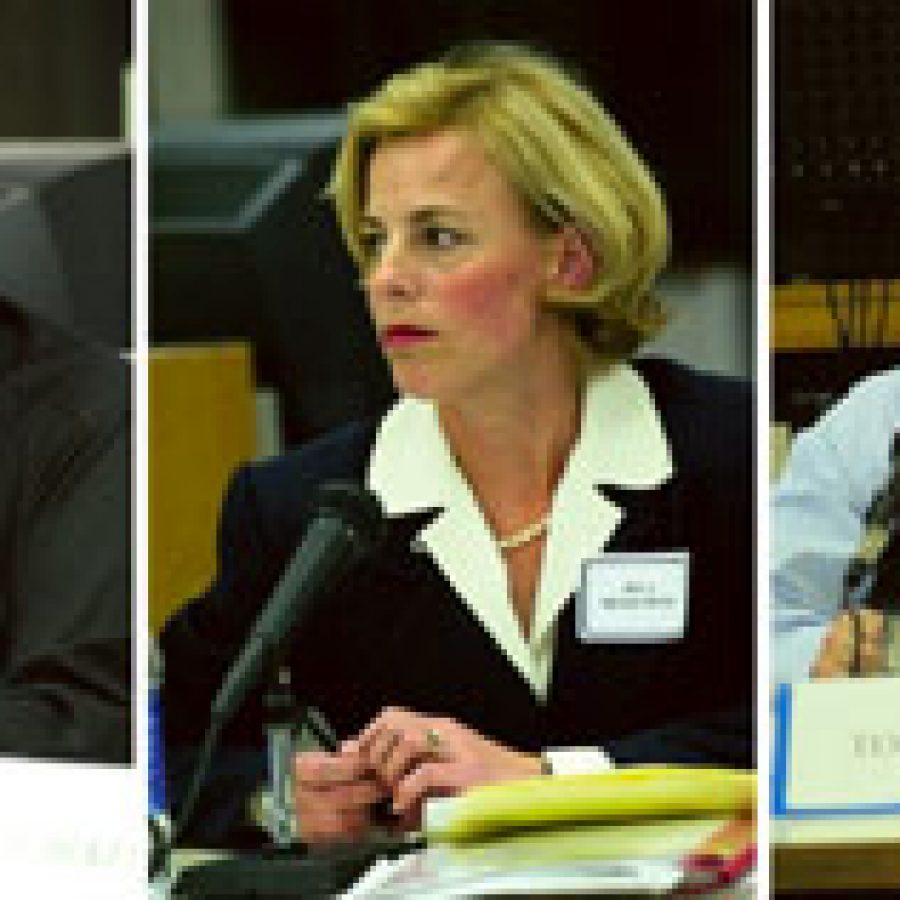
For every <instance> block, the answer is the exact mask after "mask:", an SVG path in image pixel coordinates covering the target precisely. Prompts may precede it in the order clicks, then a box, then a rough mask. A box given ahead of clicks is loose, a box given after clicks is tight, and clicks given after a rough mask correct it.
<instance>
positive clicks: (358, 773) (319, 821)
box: [294, 747, 388, 844]
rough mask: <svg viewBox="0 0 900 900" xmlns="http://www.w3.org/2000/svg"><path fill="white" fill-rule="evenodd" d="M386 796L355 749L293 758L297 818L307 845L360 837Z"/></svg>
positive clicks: (370, 823)
mask: <svg viewBox="0 0 900 900" xmlns="http://www.w3.org/2000/svg"><path fill="white" fill-rule="evenodd" d="M387 794H388V791H387V790H386V789H385V787H384V786H383V785H382V784H380V783H379V781H378V779H377V778H376V777H375V774H374V773H373V771H372V769H371V767H370V766H369V765H368V762H367V760H366V758H365V757H364V756H363V755H362V754H361V753H359V752H357V751H355V750H354V749H353V748H349V749H345V748H344V747H342V748H341V749H340V750H339V751H338V752H336V753H326V752H322V751H316V752H310V753H298V754H297V755H296V756H295V757H294V797H295V804H296V810H297V819H298V821H299V826H300V834H301V836H302V838H303V840H304V841H306V842H307V843H310V844H321V843H330V842H335V841H341V840H352V839H354V838H359V837H361V836H362V835H363V834H365V833H366V832H367V831H368V830H369V829H370V828H371V826H372V819H371V808H372V805H373V804H374V803H376V802H377V801H379V800H381V799H383V798H384V797H386V796H387Z"/></svg>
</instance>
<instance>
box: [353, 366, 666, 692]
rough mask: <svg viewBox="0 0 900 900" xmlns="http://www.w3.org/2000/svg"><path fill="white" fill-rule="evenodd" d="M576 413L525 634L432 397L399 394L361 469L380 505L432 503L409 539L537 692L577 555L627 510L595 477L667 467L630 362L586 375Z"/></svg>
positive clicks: (646, 481)
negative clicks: (576, 430) (578, 421)
mask: <svg viewBox="0 0 900 900" xmlns="http://www.w3.org/2000/svg"><path fill="white" fill-rule="evenodd" d="M581 416H582V417H581V425H580V428H579V435H578V438H577V440H576V443H575V445H574V447H573V448H572V452H571V454H570V456H569V459H568V461H567V463H566V466H565V469H564V471H563V474H562V477H561V479H560V481H559V483H558V484H557V487H556V490H555V492H554V495H553V500H552V504H551V509H550V519H549V525H548V530H547V537H546V543H545V548H544V554H543V559H542V563H541V570H540V574H539V577H538V586H537V595H536V599H535V612H534V620H533V624H532V628H531V632H530V634H529V635H528V637H527V638H526V636H525V634H524V632H523V630H522V628H521V625H520V623H519V620H518V619H517V617H516V614H515V611H514V608H513V604H512V599H511V594H510V589H509V583H508V579H507V572H506V566H505V563H504V560H503V555H502V551H501V549H500V547H499V545H498V542H497V538H496V536H495V535H494V534H493V533H492V531H491V529H490V527H489V525H488V523H487V520H486V519H485V516H484V514H483V512H482V510H481V509H480V507H479V505H478V501H477V499H476V497H475V495H474V493H473V492H472V489H471V486H470V485H469V483H468V482H467V480H466V478H465V476H464V475H463V473H462V472H461V471H460V469H459V467H458V465H457V463H456V460H455V458H454V455H453V453H452V451H451V449H450V447H449V446H448V444H447V440H446V437H445V435H444V433H443V430H442V429H441V426H440V423H439V420H438V414H437V409H436V407H435V405H434V403H432V402H431V401H427V400H419V399H413V398H409V397H405V398H401V399H400V400H398V401H397V403H395V404H394V406H393V407H392V408H391V409H390V410H389V411H388V413H387V414H386V416H385V417H384V418H383V419H382V421H381V423H380V426H379V429H378V432H377V434H376V437H375V442H374V445H373V448H372V453H371V457H370V459H369V466H368V470H367V483H368V486H369V488H370V489H371V490H372V491H373V493H374V494H375V495H376V496H377V497H378V498H379V499H380V500H381V503H382V505H383V507H384V509H385V512H386V513H387V515H388V516H398V515H406V514H409V513H415V512H422V511H425V510H430V509H436V508H437V509H441V510H442V512H441V513H440V514H439V515H437V516H436V517H435V518H434V519H433V520H432V521H431V522H430V523H429V524H427V525H425V526H424V527H423V528H422V530H421V531H420V532H419V534H418V535H417V537H416V540H415V541H414V547H415V548H417V549H419V550H420V551H421V552H425V553H428V554H430V556H431V557H432V559H433V560H434V562H435V563H436V565H437V566H438V567H439V568H440V570H441V571H442V572H443V574H444V576H445V577H446V578H447V580H448V581H449V582H450V583H451V584H452V585H453V587H454V588H455V590H456V593H457V594H458V596H459V598H460V601H461V602H462V603H464V604H466V606H468V607H469V609H470V610H471V612H472V613H473V614H474V615H475V616H476V617H477V619H478V621H479V622H480V623H481V624H482V626H483V627H484V629H485V631H486V633H487V634H489V635H490V636H491V638H492V639H493V640H494V642H495V643H496V644H497V647H498V648H499V649H500V651H501V652H502V653H504V654H505V655H506V656H507V658H508V659H509V661H510V662H511V663H512V665H513V666H514V667H515V668H516V670H517V671H518V672H519V673H520V675H521V676H522V677H523V678H524V679H525V680H526V681H527V683H528V684H529V686H530V688H531V690H532V691H533V693H534V695H535V696H536V697H537V698H538V699H539V700H543V699H545V697H546V694H547V690H548V687H549V684H550V680H551V673H552V666H553V655H554V646H555V626H556V621H557V619H558V617H559V615H560V613H561V611H562V609H563V608H564V606H565V604H566V602H567V601H568V599H569V598H570V597H571V596H572V595H573V594H574V593H575V592H576V591H577V589H578V587H579V584H580V580H581V573H582V564H583V562H584V560H586V559H590V558H593V557H596V556H597V555H598V554H599V553H601V552H602V550H603V548H604V547H605V546H606V544H607V542H608V541H609V539H610V538H611V537H612V535H613V534H614V533H615V532H616V530H617V529H618V527H619V525H620V524H621V523H622V521H623V518H624V516H625V514H626V513H625V511H624V510H623V508H622V507H621V506H619V505H617V504H616V503H614V502H613V501H612V500H611V499H610V498H609V497H607V496H606V495H605V494H604V493H603V491H602V490H599V489H598V485H609V486H614V487H623V488H629V489H653V488H657V487H659V486H660V485H662V484H664V483H665V482H666V481H668V480H669V479H670V478H671V477H672V475H673V474H674V465H673V460H672V452H671V447H670V443H669V440H668V438H667V436H666V434H665V431H664V428H663V425H662V421H661V418H660V415H659V411H658V409H657V406H656V404H655V402H654V399H653V396H652V394H651V392H650V389H649V387H648V386H647V384H646V382H645V381H644V379H643V378H642V377H641V376H640V375H639V374H638V372H637V371H635V369H634V368H633V367H631V366H630V365H628V364H625V363H623V364H619V365H616V366H614V367H612V368H610V369H607V370H605V371H603V372H599V373H597V374H594V375H593V376H591V377H590V378H589V379H588V382H587V385H586V390H585V396H584V403H583V406H582V413H581Z"/></svg>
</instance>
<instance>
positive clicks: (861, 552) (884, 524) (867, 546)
mask: <svg viewBox="0 0 900 900" xmlns="http://www.w3.org/2000/svg"><path fill="white" fill-rule="evenodd" d="M898 529H900V432H897V433H895V434H894V439H893V442H892V444H891V451H890V462H889V467H888V477H887V481H886V482H885V483H884V485H883V486H882V487H881V488H880V489H879V490H878V491H877V492H876V493H875V496H874V497H873V498H872V502H871V503H870V504H869V507H868V509H867V510H866V513H865V516H864V518H863V537H862V542H861V544H860V546H859V548H858V549H857V551H856V554H855V555H854V558H853V559H852V560H851V561H850V566H849V568H848V570H847V574H846V577H845V581H844V607H845V609H847V610H848V611H849V612H850V615H851V625H852V642H853V648H852V657H851V661H850V673H851V674H854V675H858V674H859V672H860V668H861V661H860V649H861V648H860V641H861V631H862V629H861V624H860V607H861V606H862V605H863V604H864V603H865V602H867V601H866V598H867V597H868V603H869V604H870V605H871V604H872V603H873V601H875V599H876V598H875V594H876V593H877V590H876V589H877V587H878V578H879V566H880V564H881V562H882V560H883V559H884V557H885V555H886V553H887V552H888V549H889V548H890V546H891V544H892V543H893V540H894V538H895V536H896V534H897V531H898Z"/></svg>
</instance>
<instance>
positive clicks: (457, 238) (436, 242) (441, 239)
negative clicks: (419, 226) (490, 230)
mask: <svg viewBox="0 0 900 900" xmlns="http://www.w3.org/2000/svg"><path fill="white" fill-rule="evenodd" d="M422 236H423V238H424V239H425V243H426V244H427V246H429V247H435V248H437V249H438V250H450V249H452V248H453V247H458V246H459V245H460V244H462V243H464V241H465V235H464V234H463V233H462V232H461V231H457V230H456V229H455V228H445V227H442V226H440V225H429V226H427V227H426V228H424V229H423V232H422Z"/></svg>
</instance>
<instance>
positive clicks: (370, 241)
mask: <svg viewBox="0 0 900 900" xmlns="http://www.w3.org/2000/svg"><path fill="white" fill-rule="evenodd" d="M359 243H360V246H361V247H362V250H363V253H364V254H365V256H366V257H367V258H372V257H375V256H377V255H378V253H379V251H380V250H381V245H382V244H383V243H384V235H382V234H379V233H378V232H377V231H364V232H363V233H362V234H361V235H360V236H359Z"/></svg>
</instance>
